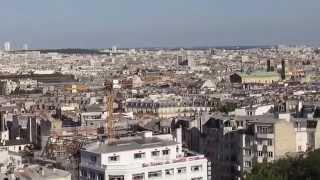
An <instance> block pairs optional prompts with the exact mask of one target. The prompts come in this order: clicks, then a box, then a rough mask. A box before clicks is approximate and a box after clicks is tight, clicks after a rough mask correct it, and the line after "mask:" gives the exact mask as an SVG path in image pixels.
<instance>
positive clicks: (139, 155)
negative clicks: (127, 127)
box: [134, 153, 146, 159]
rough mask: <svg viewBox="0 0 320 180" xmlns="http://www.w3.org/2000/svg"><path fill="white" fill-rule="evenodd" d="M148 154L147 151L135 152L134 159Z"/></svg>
mask: <svg viewBox="0 0 320 180" xmlns="http://www.w3.org/2000/svg"><path fill="white" fill-rule="evenodd" d="M145 156H146V153H135V154H134V159H142V158H144V157H145Z"/></svg>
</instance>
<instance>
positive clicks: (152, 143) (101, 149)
mask: <svg viewBox="0 0 320 180" xmlns="http://www.w3.org/2000/svg"><path fill="white" fill-rule="evenodd" d="M176 144H178V143H177V142H175V141H173V140H163V139H160V138H157V137H141V138H139V137H135V138H126V139H125V140H119V141H117V142H115V143H112V144H108V143H101V142H95V143H92V144H88V145H87V146H86V147H85V148H84V150H85V151H88V152H93V153H113V152H121V151H130V150H139V149H146V148H156V147H163V146H171V145H176Z"/></svg>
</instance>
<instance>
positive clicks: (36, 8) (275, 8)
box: [0, 0, 320, 49]
mask: <svg viewBox="0 0 320 180" xmlns="http://www.w3.org/2000/svg"><path fill="white" fill-rule="evenodd" d="M289 5H290V6H289ZM319 8H320V2H318V1H316V0H311V1H308V3H305V2H302V1H298V0H290V1H289V0H284V1H281V2H278V1H275V0H271V1H268V2H266V1H264V2H256V1H253V0H247V1H242V2H231V1H223V2H222V1H217V0H203V1H200V2H199V1H197V2H196V1H189V0H187V1H180V0H177V1H173V2H172V1H168V0H163V1H152V2H150V1H146V0H142V1H139V2H136V1H135V2H133V1H128V0H123V1H121V2H107V1H90V2H88V1H83V0H80V1H77V3H76V4H75V2H73V1H52V2H42V1H39V0H32V1H28V2H21V1H17V0H13V1H8V2H3V3H2V5H1V7H0V17H1V20H2V30H1V33H0V42H1V44H3V43H4V42H6V41H10V42H11V44H12V45H13V46H15V47H21V45H22V44H25V43H27V44H29V45H30V46H31V47H32V48H33V49H37V48H106V47H111V46H112V45H116V46H118V47H198V46H238V45H239V46H240V45H275V44H296V45H302V44H306V45H314V46H317V45H319V38H318V37H317V32H318V31H319V30H320V25H318V24H316V22H317V17H318V16H319V15H320V13H319V12H320V11H318V10H319Z"/></svg>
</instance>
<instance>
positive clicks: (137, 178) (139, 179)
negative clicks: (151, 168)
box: [132, 173, 144, 180]
mask: <svg viewBox="0 0 320 180" xmlns="http://www.w3.org/2000/svg"><path fill="white" fill-rule="evenodd" d="M132 180H144V173H139V174H133V175H132Z"/></svg>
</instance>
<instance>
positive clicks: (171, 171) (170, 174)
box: [165, 169, 174, 176]
mask: <svg viewBox="0 0 320 180" xmlns="http://www.w3.org/2000/svg"><path fill="white" fill-rule="evenodd" d="M165 174H166V176H172V175H174V169H166V170H165Z"/></svg>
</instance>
